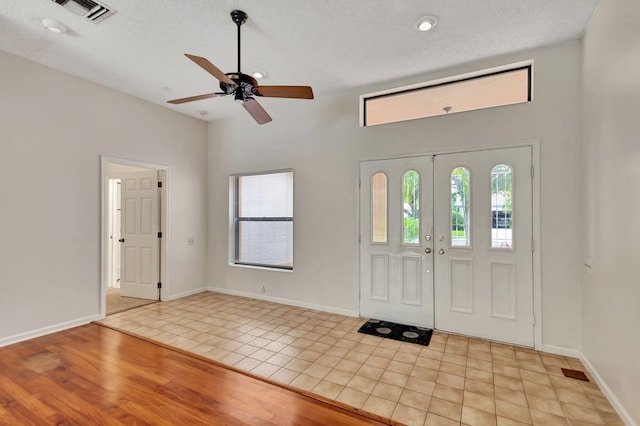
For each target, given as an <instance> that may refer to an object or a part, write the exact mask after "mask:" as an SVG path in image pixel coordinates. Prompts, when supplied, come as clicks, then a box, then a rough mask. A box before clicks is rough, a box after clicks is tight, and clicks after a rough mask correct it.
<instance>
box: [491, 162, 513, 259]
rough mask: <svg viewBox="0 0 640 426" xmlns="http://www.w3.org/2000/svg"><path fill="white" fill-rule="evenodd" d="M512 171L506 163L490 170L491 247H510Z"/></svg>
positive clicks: (511, 242)
mask: <svg viewBox="0 0 640 426" xmlns="http://www.w3.org/2000/svg"><path fill="white" fill-rule="evenodd" d="M511 180H512V172H511V167H509V166H508V165H506V164H498V165H497V166H495V167H494V168H493V169H492V170H491V247H499V248H512V247H513V235H512V229H511V216H512V213H513V209H512V201H511V200H512V196H513V193H512V186H511Z"/></svg>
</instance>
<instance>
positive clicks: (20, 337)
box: [0, 314, 100, 348]
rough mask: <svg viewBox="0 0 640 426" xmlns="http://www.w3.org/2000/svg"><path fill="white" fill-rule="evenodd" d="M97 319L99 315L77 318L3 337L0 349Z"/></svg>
mask: <svg viewBox="0 0 640 426" xmlns="http://www.w3.org/2000/svg"><path fill="white" fill-rule="evenodd" d="M99 319H100V315H97V314H96V315H90V316H88V317H84V318H78V319H75V320H72V321H67V322H63V323H60V324H54V325H50V326H48V327H43V328H39V329H37V330H31V331H27V332H25V333H20V334H14V335H13V336H8V337H3V338H1V339H0V348H1V347H3V346H8V345H12V344H14V343H19V342H24V341H25V340H29V339H34V338H36V337H40V336H44V335H46V334H51V333H56V332H58V331H63V330H68V329H70V328H73V327H78V326H81V325H85V324H89V323H90V322H91V321H98V320H99Z"/></svg>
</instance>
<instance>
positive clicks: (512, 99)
mask: <svg viewBox="0 0 640 426" xmlns="http://www.w3.org/2000/svg"><path fill="white" fill-rule="evenodd" d="M529 101H531V66H526V67H523V68H517V69H512V70H506V71H498V72H493V73H492V72H488V74H485V75H479V76H475V77H470V78H469V77H466V76H460V77H459V78H457V79H454V80H452V81H447V82H442V83H432V84H429V83H425V86H422V87H415V86H410V87H400V88H398V89H396V90H394V91H392V92H390V93H389V92H387V91H385V92H381V93H372V94H368V95H365V96H364V97H363V100H362V101H361V102H362V103H361V107H360V110H361V114H362V117H363V124H364V126H374V125H378V124H385V123H396V122H399V121H404V120H414V119H416V118H424V117H434V116H437V115H445V114H449V113H451V114H453V113H457V112H463V111H473V110H478V109H484V108H492V107H496V106H502V105H512V104H518V103H524V102H529Z"/></svg>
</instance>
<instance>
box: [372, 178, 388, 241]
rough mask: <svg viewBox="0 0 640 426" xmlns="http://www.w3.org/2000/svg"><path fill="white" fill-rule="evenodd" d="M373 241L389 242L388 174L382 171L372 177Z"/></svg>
mask: <svg viewBox="0 0 640 426" xmlns="http://www.w3.org/2000/svg"><path fill="white" fill-rule="evenodd" d="M371 241H372V242H374V243H386V242H387V176H386V175H385V174H384V173H382V172H378V173H376V174H375V175H373V178H372V179H371Z"/></svg>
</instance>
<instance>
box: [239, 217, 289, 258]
mask: <svg viewBox="0 0 640 426" xmlns="http://www.w3.org/2000/svg"><path fill="white" fill-rule="evenodd" d="M238 244H239V247H238V248H239V250H238V262H240V263H250V264H257V265H270V266H278V267H289V268H290V267H292V266H293V222H291V221H288V222H240V223H239V235H238Z"/></svg>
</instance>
